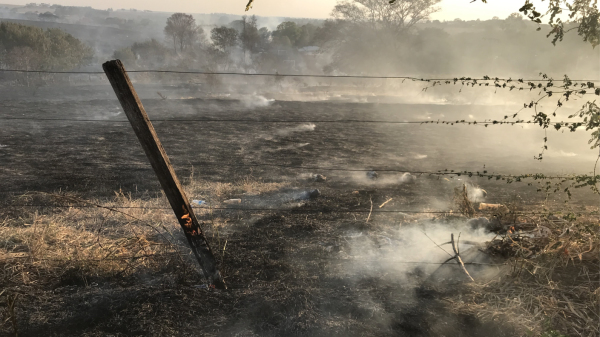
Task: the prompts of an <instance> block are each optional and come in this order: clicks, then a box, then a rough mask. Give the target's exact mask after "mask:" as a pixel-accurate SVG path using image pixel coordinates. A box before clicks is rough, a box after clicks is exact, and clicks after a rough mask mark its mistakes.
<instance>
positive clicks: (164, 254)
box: [0, 240, 509, 266]
mask: <svg viewBox="0 0 600 337" xmlns="http://www.w3.org/2000/svg"><path fill="white" fill-rule="evenodd" d="M228 242H232V241H231V240H228ZM178 255H180V254H179V253H175V252H173V253H156V254H144V255H136V256H118V257H110V258H105V259H92V258H78V259H76V260H75V259H71V260H68V261H69V262H72V261H74V260H75V261H91V262H102V261H124V260H139V259H144V258H152V257H162V256H178ZM14 259H31V260H34V261H52V262H64V261H67V259H51V258H38V257H33V256H31V255H24V256H8V257H5V256H2V255H0V261H8V260H14ZM321 260H335V261H365V262H366V261H371V262H380V261H382V260H381V259H378V260H372V259H360V258H348V259H329V258H322V259H321ZM385 261H386V262H393V263H399V264H429V265H446V264H448V263H446V262H431V261H402V260H396V259H385ZM464 264H466V265H479V266H504V265H508V264H509V263H484V262H464ZM448 265H450V264H448Z"/></svg>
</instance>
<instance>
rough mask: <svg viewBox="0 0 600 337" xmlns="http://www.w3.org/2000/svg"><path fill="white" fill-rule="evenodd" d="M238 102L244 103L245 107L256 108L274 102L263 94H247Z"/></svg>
mask: <svg viewBox="0 0 600 337" xmlns="http://www.w3.org/2000/svg"><path fill="white" fill-rule="evenodd" d="M240 102H241V103H242V104H243V105H244V107H246V108H247V109H256V108H264V107H267V106H269V105H271V104H273V102H275V100H274V99H268V98H266V97H264V96H260V95H256V94H254V95H249V96H243V97H242V98H241V99H240Z"/></svg>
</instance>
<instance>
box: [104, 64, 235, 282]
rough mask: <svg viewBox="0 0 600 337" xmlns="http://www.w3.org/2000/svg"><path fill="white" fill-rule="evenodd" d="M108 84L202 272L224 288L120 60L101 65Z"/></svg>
mask: <svg viewBox="0 0 600 337" xmlns="http://www.w3.org/2000/svg"><path fill="white" fill-rule="evenodd" d="M102 68H103V69H104V72H105V73H106V76H107V77H108V80H109V81H110V84H111V85H112V87H113V89H114V91H115V94H116V95H117V98H118V99H119V102H120V103H121V105H122V106H123V111H124V112H125V114H126V115H127V118H128V119H129V122H130V123H131V126H132V127H133V131H135V134H136V136H137V138H138V140H139V141H140V144H141V145H142V148H143V149H144V152H145V153H146V156H147V157H148V160H149V161H150V164H151V165H152V168H153V169H154V172H155V173H156V176H157V177H158V181H159V182H160V185H161V187H162V189H163V190H164V192H165V195H166V196H167V199H169V203H170V204H171V207H172V208H173V211H174V212H175V216H176V217H177V220H178V221H179V224H180V225H181V228H182V229H183V232H184V233H185V236H186V238H187V240H188V242H189V244H190V247H191V248H192V251H193V252H194V255H195V256H196V259H197V260H198V263H199V264H200V266H201V267H202V270H203V272H204V275H205V276H206V278H207V279H208V280H209V282H210V283H211V285H214V286H215V288H218V289H226V288H227V287H226V285H225V282H224V281H223V278H222V276H221V274H220V273H219V270H218V265H217V261H216V259H215V257H214V255H213V253H212V251H211V249H210V246H209V245H208V241H207V240H206V236H204V233H203V232H202V229H201V228H200V224H199V223H198V220H197V219H196V216H195V215H194V212H193V210H192V207H191V206H190V203H189V202H188V199H187V197H186V196H185V193H184V192H183V189H182V187H181V184H180V183H179V180H178V179H177V176H176V175H175V171H174V170H173V167H172V166H171V162H170V161H169V157H167V153H166V152H165V150H164V148H163V146H162V144H161V143H160V140H159V139H158V136H157V135H156V131H155V130H154V127H153V126H152V123H151V122H150V119H149V118H148V114H146V110H144V107H143V106H142V102H141V101H140V98H139V97H138V95H137V93H136V92H135V89H134V88H133V85H132V84H131V80H130V79H129V76H128V75H127V72H126V71H125V67H124V66H123V63H121V61H120V60H113V61H108V62H106V63H104V64H103V65H102Z"/></svg>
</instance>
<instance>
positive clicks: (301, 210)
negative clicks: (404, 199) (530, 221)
mask: <svg viewBox="0 0 600 337" xmlns="http://www.w3.org/2000/svg"><path fill="white" fill-rule="evenodd" d="M298 201H302V200H297V202H298ZM192 206H193V208H194V209H196V210H199V209H204V210H208V211H211V210H213V211H247V212H291V213H300V214H305V213H308V214H310V213H347V214H351V213H365V214H377V213H381V214H385V213H392V214H402V213H405V214H445V215H448V214H460V213H458V212H455V211H454V210H446V211H441V210H436V211H417V210H378V211H373V210H370V209H338V208H335V209H333V208H313V209H307V208H298V207H295V208H260V207H211V206H195V205H192ZM18 207H22V208H57V209H61V208H62V209H64V208H67V209H68V208H102V209H107V210H121V209H145V210H172V208H171V207H161V206H103V205H94V204H84V205H49V204H0V209H7V208H18ZM478 213H480V214H492V215H493V214H496V213H497V212H493V211H492V212H484V211H478ZM562 213H563V212H550V211H548V212H521V211H509V212H507V213H506V214H509V215H552V214H562ZM123 214H124V215H128V214H126V213H123ZM576 214H577V215H592V214H598V211H591V212H576Z"/></svg>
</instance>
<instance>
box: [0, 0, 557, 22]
mask: <svg viewBox="0 0 600 337" xmlns="http://www.w3.org/2000/svg"><path fill="white" fill-rule="evenodd" d="M34 1H35V0H0V2H2V3H10V4H14V5H25V4H27V3H31V2H34ZM471 1H472V0H443V1H442V2H441V3H440V7H441V10H440V11H439V12H438V13H435V14H433V15H432V16H431V19H438V20H453V19H455V18H461V19H463V20H475V19H478V18H479V19H481V20H488V19H491V18H492V17H494V16H498V17H499V18H501V19H504V18H506V17H507V16H508V15H509V14H510V13H513V12H517V11H518V9H519V8H520V7H521V6H522V5H523V4H524V3H525V0H488V3H487V4H484V3H482V2H481V0H476V1H475V2H472V3H471ZM44 2H45V3H51V4H59V5H64V6H91V7H93V8H97V9H106V8H113V9H115V10H116V9H121V8H126V9H129V8H135V9H138V10H151V11H161V12H185V13H228V14H239V15H243V14H250V15H252V14H256V15H259V16H283V17H306V18H327V17H328V16H329V14H330V13H331V9H332V8H333V6H334V5H335V4H336V2H337V0H255V1H254V6H253V8H252V9H251V10H250V12H244V8H245V6H246V3H247V0H171V1H164V0H45V1H44ZM531 2H532V3H534V4H541V5H540V6H539V7H538V9H543V8H547V6H548V5H547V1H546V2H540V0H533V1H531ZM38 3H39V2H38ZM544 5H545V6H544Z"/></svg>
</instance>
